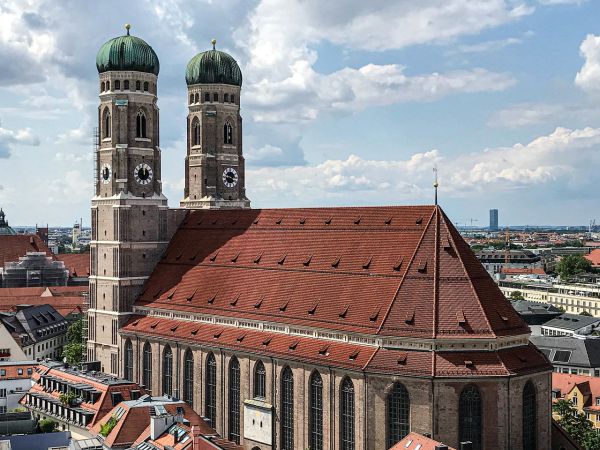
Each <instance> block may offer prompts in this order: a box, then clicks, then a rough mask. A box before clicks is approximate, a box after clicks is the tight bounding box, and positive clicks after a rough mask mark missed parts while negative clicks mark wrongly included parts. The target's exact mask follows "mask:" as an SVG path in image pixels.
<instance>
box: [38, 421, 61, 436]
mask: <svg viewBox="0 0 600 450" xmlns="http://www.w3.org/2000/svg"><path fill="white" fill-rule="evenodd" d="M38 427H39V428H40V431H41V432H42V433H52V432H53V431H56V429H57V428H58V422H57V421H55V420H52V419H42V420H40V421H39V422H38Z"/></svg>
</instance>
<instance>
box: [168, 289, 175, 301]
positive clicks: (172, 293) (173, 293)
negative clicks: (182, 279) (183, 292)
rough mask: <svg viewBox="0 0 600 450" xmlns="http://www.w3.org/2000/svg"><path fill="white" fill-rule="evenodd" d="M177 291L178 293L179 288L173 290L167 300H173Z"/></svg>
mask: <svg viewBox="0 0 600 450" xmlns="http://www.w3.org/2000/svg"><path fill="white" fill-rule="evenodd" d="M176 291H177V288H175V289H173V290H172V291H171V292H170V293H169V295H167V298H168V299H169V300H171V299H172V298H173V296H174V295H175V292H176Z"/></svg>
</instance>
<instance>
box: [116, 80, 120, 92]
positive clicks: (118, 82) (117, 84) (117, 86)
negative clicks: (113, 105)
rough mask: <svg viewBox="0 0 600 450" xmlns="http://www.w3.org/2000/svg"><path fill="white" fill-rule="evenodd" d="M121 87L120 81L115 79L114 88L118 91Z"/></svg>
mask: <svg viewBox="0 0 600 450" xmlns="http://www.w3.org/2000/svg"><path fill="white" fill-rule="evenodd" d="M120 89H121V81H120V80H115V90H116V91H118V90H120Z"/></svg>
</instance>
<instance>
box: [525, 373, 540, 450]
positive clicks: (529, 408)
mask: <svg viewBox="0 0 600 450" xmlns="http://www.w3.org/2000/svg"><path fill="white" fill-rule="evenodd" d="M536 416H537V408H536V393H535V387H534V386H533V383H532V382H531V381H528V382H527V383H525V388H524V389H523V450H535V449H536V448H537V445H536V444H537V442H536V433H537V427H536Z"/></svg>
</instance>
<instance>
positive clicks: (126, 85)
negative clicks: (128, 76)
mask: <svg viewBox="0 0 600 450" xmlns="http://www.w3.org/2000/svg"><path fill="white" fill-rule="evenodd" d="M123 85H124V86H123V89H125V90H126V91H128V90H129V80H125V81H124V82H123Z"/></svg>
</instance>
